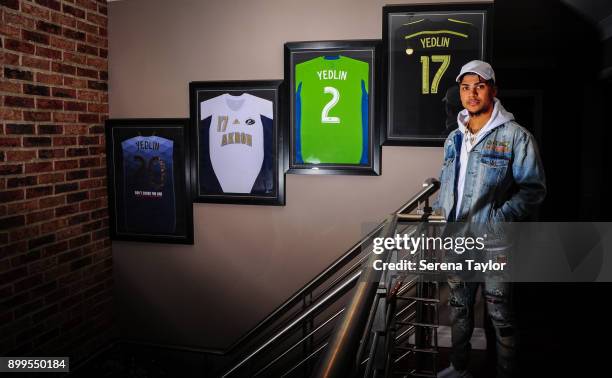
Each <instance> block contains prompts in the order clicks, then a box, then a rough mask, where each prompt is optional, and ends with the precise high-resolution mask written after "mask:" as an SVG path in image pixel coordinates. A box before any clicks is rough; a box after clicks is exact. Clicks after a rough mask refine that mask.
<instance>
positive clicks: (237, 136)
mask: <svg viewBox="0 0 612 378" xmlns="http://www.w3.org/2000/svg"><path fill="white" fill-rule="evenodd" d="M281 85H282V81H280V80H267V81H209V82H202V81H198V82H191V83H190V84H189V102H190V109H191V110H190V114H191V140H192V158H193V161H194V162H195V163H194V165H193V169H194V172H193V175H194V176H193V177H194V178H195V201H196V202H217V203H236V204H250V205H284V204H285V176H284V166H285V164H284V152H283V151H284V150H283V146H282V133H281V128H280V127H279V119H280V118H281V117H280V110H279V108H280V106H279V94H280V90H281Z"/></svg>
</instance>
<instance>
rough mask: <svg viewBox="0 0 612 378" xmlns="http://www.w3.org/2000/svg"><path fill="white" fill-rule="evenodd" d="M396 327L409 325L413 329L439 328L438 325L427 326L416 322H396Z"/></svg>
mask: <svg viewBox="0 0 612 378" xmlns="http://www.w3.org/2000/svg"><path fill="white" fill-rule="evenodd" d="M395 324H397V325H411V326H415V327H428V328H438V327H440V326H439V325H438V324H429V323H417V322H396V323H395Z"/></svg>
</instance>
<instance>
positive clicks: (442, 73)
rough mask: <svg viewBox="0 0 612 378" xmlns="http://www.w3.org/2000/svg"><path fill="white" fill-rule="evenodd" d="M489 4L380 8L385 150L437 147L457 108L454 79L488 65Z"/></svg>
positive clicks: (451, 127)
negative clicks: (478, 64)
mask: <svg viewBox="0 0 612 378" xmlns="http://www.w3.org/2000/svg"><path fill="white" fill-rule="evenodd" d="M492 12H493V5H490V4H455V5H453V4H448V5H446V4H445V5H415V6H403V5H398V6H395V5H391V6H385V7H383V44H384V46H385V53H384V70H383V75H384V79H383V80H384V82H385V84H386V96H385V100H386V104H385V112H384V118H385V120H384V125H385V127H384V132H381V138H382V139H383V143H384V144H388V145H425V146H427V145H431V146H436V145H442V143H443V142H444V140H445V139H446V136H447V135H448V133H449V132H450V131H452V130H453V129H455V128H456V127H457V122H456V117H457V113H458V112H459V111H460V110H461V109H462V107H461V102H460V100H459V95H458V89H457V84H456V82H455V78H456V76H457V74H458V73H459V71H460V69H461V67H462V66H463V65H464V64H465V63H467V62H469V61H471V60H474V59H479V60H489V53H490V50H491V49H490V44H491V25H492Z"/></svg>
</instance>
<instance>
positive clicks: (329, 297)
mask: <svg viewBox="0 0 612 378" xmlns="http://www.w3.org/2000/svg"><path fill="white" fill-rule="evenodd" d="M360 275H361V271H359V272H357V273H355V274H354V275H353V276H352V277H351V278H350V279H349V280H347V281H346V282H344V283H343V284H342V285H341V286H340V287H338V288H337V289H335V290H334V291H333V292H331V293H330V294H329V295H327V296H326V297H325V298H323V300H321V301H320V302H318V303H315V304H314V305H313V306H312V307H310V308H309V309H308V310H306V311H305V312H304V313H302V314H301V315H300V316H299V317H298V318H297V319H295V320H294V321H292V322H291V323H290V324H289V325H287V326H285V327H283V329H281V330H280V331H278V332H276V333H275V334H274V336H272V337H270V338H269V339H268V340H266V341H265V342H264V343H263V344H261V345H260V346H259V347H258V348H257V349H255V350H254V351H253V352H251V353H250V354H249V355H248V356H246V357H245V358H243V359H242V360H241V361H240V362H238V363H237V364H236V365H234V367H233V368H231V369H230V370H228V371H227V372H226V373H225V374H223V375H222V376H223V377H227V376H228V375H230V374H232V373H233V372H234V371H236V370H237V369H238V368H240V367H241V366H242V365H244V364H245V363H246V362H247V361H249V360H250V359H251V358H253V356H255V355H256V354H258V353H259V352H261V351H262V350H264V349H265V348H266V347H268V346H269V345H270V344H272V343H273V342H274V341H276V340H278V339H279V338H280V337H281V336H283V335H284V334H285V333H287V332H289V331H290V330H291V329H292V328H293V327H295V326H296V325H298V324H300V322H301V321H302V320H304V319H306V318H307V317H308V316H309V315H310V314H312V313H313V312H315V311H316V310H317V309H318V308H319V307H322V306H323V305H324V304H326V303H327V302H329V301H331V300H332V299H335V297H336V295H338V293H341V292H342V291H343V290H344V289H345V288H347V287H348V286H349V285H350V284H351V283H353V282H354V281H357V279H358V278H359V276H360Z"/></svg>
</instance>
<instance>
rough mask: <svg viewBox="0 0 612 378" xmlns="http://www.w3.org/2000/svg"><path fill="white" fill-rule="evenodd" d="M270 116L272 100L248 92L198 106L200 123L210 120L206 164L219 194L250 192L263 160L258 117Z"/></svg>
mask: <svg viewBox="0 0 612 378" xmlns="http://www.w3.org/2000/svg"><path fill="white" fill-rule="evenodd" d="M272 114H273V110H272V101H269V100H264V99H262V98H259V97H256V96H253V95H250V94H248V93H244V94H242V95H240V96H232V95H230V94H229V93H225V94H222V95H220V96H217V97H214V98H211V99H210V100H206V101H203V102H202V103H201V104H200V120H204V119H206V118H208V117H212V118H211V121H210V129H209V152H210V162H211V164H212V167H213V170H214V172H215V175H216V176H217V179H218V180H219V184H220V185H221V189H222V190H223V192H225V193H250V192H251V190H252V188H253V184H254V183H255V180H256V179H257V176H258V175H259V172H260V171H261V167H262V164H263V160H264V140H263V138H264V132H263V125H262V121H261V116H264V117H267V118H269V119H272V117H273V115H272Z"/></svg>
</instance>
